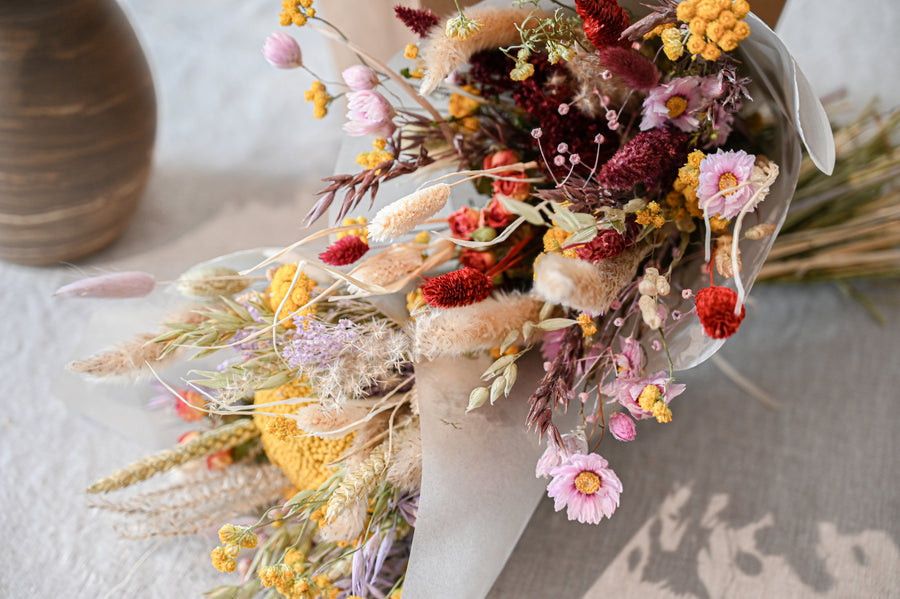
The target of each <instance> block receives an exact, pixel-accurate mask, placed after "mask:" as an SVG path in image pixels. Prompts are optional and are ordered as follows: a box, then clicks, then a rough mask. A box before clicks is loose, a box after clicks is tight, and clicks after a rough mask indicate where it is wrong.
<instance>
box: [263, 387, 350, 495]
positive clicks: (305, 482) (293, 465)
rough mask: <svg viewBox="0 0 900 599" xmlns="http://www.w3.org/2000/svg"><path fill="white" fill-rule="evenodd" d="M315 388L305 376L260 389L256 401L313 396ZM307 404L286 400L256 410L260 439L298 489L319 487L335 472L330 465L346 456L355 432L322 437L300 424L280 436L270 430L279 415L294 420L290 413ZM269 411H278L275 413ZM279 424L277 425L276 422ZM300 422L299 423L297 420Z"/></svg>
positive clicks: (271, 460) (273, 459)
mask: <svg viewBox="0 0 900 599" xmlns="http://www.w3.org/2000/svg"><path fill="white" fill-rule="evenodd" d="M310 394H312V388H311V387H310V386H309V385H307V384H305V383H304V382H303V381H302V380H301V381H295V382H293V383H290V384H287V385H283V386H281V387H278V388H277V389H267V390H261V391H257V392H256V394H255V396H254V398H253V403H254V405H264V404H268V403H273V402H277V401H281V400H284V399H289V398H303V397H309V395H310ZM303 405H306V404H304V403H302V402H298V403H295V404H282V405H275V406H266V407H264V408H260V411H261V412H266V414H254V415H253V420H254V422H256V427H257V428H258V429H259V431H260V441H261V442H262V446H263V449H264V450H265V452H266V456H267V457H268V458H269V461H270V462H272V463H273V464H275V465H277V466H278V467H279V468H281V470H282V471H283V472H284V474H285V475H286V476H287V477H288V478H289V479H291V482H293V483H294V485H295V486H296V487H297V488H298V489H301V490H303V489H316V488H318V487H319V485H321V484H322V483H323V482H325V480H326V479H327V478H328V477H329V476H331V475H332V474H333V473H334V467H332V466H328V464H331V463H332V462H334V461H335V460H337V459H339V458H340V457H342V456H343V455H344V454H345V453H346V452H347V450H349V449H350V444H351V443H352V441H353V434H352V433H351V434H349V435H347V436H345V437H341V438H339V439H321V438H319V437H313V436H312V435H305V434H304V431H302V430H300V429H299V428H297V429H296V433H295V434H293V435H291V436H289V437H287V438H279V436H278V435H276V434H275V433H273V432H271V431H270V430H269V425H270V423H272V422H273V421H275V420H277V419H278V418H279V416H280V417H281V418H285V419H288V420H291V419H290V418H289V416H290V415H291V414H293V413H294V412H295V411H296V410H297V409H298V408H300V407H302V406H303ZM268 414H274V415H272V416H270V415H268ZM276 426H277V425H276ZM295 426H296V424H295Z"/></svg>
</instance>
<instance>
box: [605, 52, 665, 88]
mask: <svg viewBox="0 0 900 599" xmlns="http://www.w3.org/2000/svg"><path fill="white" fill-rule="evenodd" d="M597 55H598V56H599V57H600V61H601V62H602V63H603V66H605V67H606V68H607V69H609V70H610V71H612V73H613V74H614V75H618V76H619V77H621V78H622V81H624V82H625V83H626V85H628V87H631V88H634V89H640V90H648V89H651V88H654V87H656V84H657V83H659V77H660V74H659V69H657V68H656V65H655V64H653V63H652V62H650V61H649V60H647V59H646V58H645V57H644V56H643V55H642V54H639V53H638V52H635V51H634V50H632V49H631V48H623V47H621V46H609V47H606V48H603V49H602V50H600V51H599V52H597Z"/></svg>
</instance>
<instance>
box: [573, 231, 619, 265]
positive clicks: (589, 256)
mask: <svg viewBox="0 0 900 599" xmlns="http://www.w3.org/2000/svg"><path fill="white" fill-rule="evenodd" d="M627 245H628V243H627V242H626V240H625V238H624V237H623V236H622V234H621V233H619V232H618V231H616V230H614V229H609V230H607V231H601V232H600V233H598V234H597V236H596V237H594V238H593V239H592V240H590V241H589V242H587V243H586V244H584V245H583V246H581V247H579V248H578V249H577V250H576V251H577V252H578V257H579V258H581V259H582V260H588V261H590V262H599V261H600V260H606V259H607V258H615V257H616V256H618V255H619V254H621V253H622V252H624V251H625V248H626V247H627Z"/></svg>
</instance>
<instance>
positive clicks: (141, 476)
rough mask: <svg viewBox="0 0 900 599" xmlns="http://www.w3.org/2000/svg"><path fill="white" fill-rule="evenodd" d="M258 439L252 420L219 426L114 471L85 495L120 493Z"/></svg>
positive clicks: (96, 483)
mask: <svg viewBox="0 0 900 599" xmlns="http://www.w3.org/2000/svg"><path fill="white" fill-rule="evenodd" d="M257 435H259V431H258V430H257V428H256V425H255V424H254V423H253V420H251V419H249V418H244V419H241V420H238V421H236V422H232V423H231V424H226V425H224V426H220V427H219V428H217V429H214V430H211V431H209V432H206V433H203V434H202V435H200V436H199V437H197V438H196V439H194V440H193V441H189V442H188V443H185V444H184V445H181V446H178V447H173V448H171V449H164V450H163V451H160V452H158V453H155V454H153V455H151V456H147V457H145V458H143V459H140V460H138V461H137V462H133V463H131V464H129V465H128V466H126V467H125V468H124V469H122V470H116V471H115V472H113V473H112V475H110V476H108V477H106V478H101V479H100V480H98V481H97V482H95V483H94V484H93V485H91V486H90V487H88V489H87V492H88V493H109V492H110V491H114V490H116V489H122V488H124V487H127V486H130V485H133V484H134V483H137V482H140V481H142V480H147V479H148V478H151V477H152V476H155V475H157V474H159V473H161V472H165V471H167V470H171V469H172V468H174V467H175V466H180V465H181V464H185V463H187V462H190V461H191V460H194V459H197V458H202V457H205V456H208V455H210V454H212V453H215V452H217V451H222V450H223V449H231V448H232V447H235V446H236V445H240V444H242V443H246V442H247V441H249V440H251V439H253V438H254V437H256V436H257Z"/></svg>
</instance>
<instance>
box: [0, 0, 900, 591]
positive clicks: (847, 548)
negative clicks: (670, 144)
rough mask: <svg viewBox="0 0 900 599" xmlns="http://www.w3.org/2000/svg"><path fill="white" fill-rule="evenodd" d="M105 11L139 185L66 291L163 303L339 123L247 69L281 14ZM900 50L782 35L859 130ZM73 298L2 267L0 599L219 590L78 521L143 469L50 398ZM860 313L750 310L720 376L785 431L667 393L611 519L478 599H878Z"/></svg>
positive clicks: (565, 539)
mask: <svg viewBox="0 0 900 599" xmlns="http://www.w3.org/2000/svg"><path fill="white" fill-rule="evenodd" d="M123 5H124V6H125V8H126V10H127V11H128V13H129V15H130V16H131V18H132V22H133V25H134V27H135V29H136V30H137V32H138V35H139V37H140V38H141V40H142V42H143V43H144V47H145V51H146V52H147V55H148V58H149V60H150V62H151V66H152V68H153V72H154V76H155V80H156V86H157V94H158V97H159V104H160V130H159V136H158V141H157V151H156V156H155V167H154V171H153V174H152V176H151V180H150V184H149V187H148V190H147V193H146V196H145V198H144V200H143V203H142V205H141V207H140V209H139V211H138V214H137V216H136V218H135V220H134V223H133V224H132V225H131V227H130V228H129V229H128V231H127V232H126V234H125V236H124V237H123V238H122V239H121V240H120V241H119V242H118V243H117V244H115V245H114V246H113V247H111V248H109V249H108V250H106V251H104V252H102V253H101V254H98V255H97V256H94V257H93V258H91V259H89V260H87V261H85V262H84V263H82V264H80V265H79V268H80V270H81V271H83V272H84V273H86V274H93V273H96V272H98V271H104V272H106V271H124V270H135V269H140V270H148V271H151V272H153V273H155V274H156V275H157V276H158V277H159V278H160V279H167V278H172V277H174V276H177V275H178V274H179V273H180V272H182V271H184V270H185V269H187V268H189V267H190V266H191V265H193V264H194V263H196V262H200V261H203V260H206V259H209V258H211V257H213V256H216V255H219V254H224V253H228V252H231V251H235V250H239V249H244V248H251V247H255V246H263V245H279V244H287V243H289V242H291V241H293V240H295V239H297V238H298V236H299V235H301V234H302V232H301V230H300V225H299V223H300V219H301V217H302V215H303V214H304V213H305V210H306V209H307V207H308V206H309V205H310V204H311V201H312V199H313V196H312V194H313V192H314V191H315V189H316V188H317V183H318V179H319V178H320V177H321V176H324V175H327V174H330V172H331V169H332V164H333V161H334V157H335V155H336V153H337V148H338V145H339V143H340V137H339V135H338V134H337V129H338V127H339V125H340V122H341V114H340V108H339V107H337V106H335V107H334V108H333V114H332V115H329V117H328V118H327V119H326V120H325V121H316V120H313V119H312V118H311V117H310V114H311V106H309V105H305V104H304V103H303V91H304V90H305V89H307V88H308V87H309V85H310V83H311V80H310V78H309V77H308V76H305V75H302V74H300V73H284V72H279V71H275V70H274V69H271V68H269V67H268V65H266V64H265V62H264V61H263V60H262V58H261V57H260V55H259V53H258V51H259V48H260V47H261V45H262V42H263V40H264V38H265V36H266V35H267V34H268V33H269V32H270V31H272V30H274V29H276V28H277V11H278V3H277V2H276V3H272V2H267V3H262V2H255V3H238V2H233V3H229V4H224V3H221V2H218V3H214V2H212V1H210V0H195V1H194V2H175V1H173V0H161V1H159V2H155V3H145V2H138V1H137V0H127V1H126V2H123ZM326 9H327V7H326V6H323V7H321V10H326ZM898 30H900V8H898V6H897V5H896V4H895V3H894V2H892V1H891V0H869V1H867V2H856V3H845V2H840V1H838V0H816V1H813V0H792V1H791V2H789V3H788V6H787V8H786V10H785V13H784V15H783V18H782V25H781V27H780V32H781V33H782V35H783V37H784V38H785V41H786V43H787V45H788V46H789V47H790V48H791V50H792V51H793V52H794V55H795V57H796V58H797V60H798V62H799V63H800V66H801V67H802V68H803V69H804V71H805V73H806V74H807V76H808V77H809V79H810V81H811V82H812V83H813V85H814V87H815V88H816V90H817V91H818V92H819V93H821V94H825V93H828V92H831V91H833V90H835V89H836V88H838V87H841V86H847V87H848V88H849V90H850V92H851V100H852V101H853V102H854V103H855V104H856V105H857V106H861V105H862V104H863V103H865V101H867V100H868V98H869V97H871V96H873V95H878V96H880V97H881V98H882V104H883V106H885V107H890V106H894V105H896V104H897V103H898V102H900V89H898V83H897V80H896V78H895V77H893V76H892V75H893V73H892V72H886V69H887V71H890V69H891V67H889V66H886V65H891V64H893V62H892V61H893V58H894V56H896V53H897V50H898V42H897V41H896V37H895V32H896V31H898ZM292 33H294V34H295V35H296V36H297V37H298V38H300V39H301V43H302V45H303V51H304V56H305V59H306V61H307V63H308V64H310V65H312V66H313V68H314V70H316V72H317V73H319V74H320V75H321V76H322V77H323V78H324V79H326V80H335V79H336V77H337V75H336V73H335V71H334V69H333V67H332V66H331V63H330V58H329V46H328V45H327V44H326V43H324V42H321V41H320V40H319V39H318V38H317V37H316V36H315V35H312V34H310V33H309V32H303V31H296V30H295V31H293V32H292ZM80 276H81V273H80V272H79V270H78V269H76V268H73V267H71V266H60V267H53V268H28V267H21V266H15V265H8V264H0V280H2V282H3V285H2V286H0V306H2V307H3V314H4V318H3V319H2V320H0V374H2V380H3V382H4V385H3V391H4V392H3V394H2V399H0V402H2V406H3V408H4V409H3V414H2V417H0V472H2V473H3V483H2V485H0V530H3V531H4V533H5V534H4V539H3V548H4V549H3V550H2V551H0V555H2V556H3V558H4V559H3V562H4V573H3V575H2V576H0V596H2V597H90V598H93V597H105V596H108V597H141V598H150V599H163V598H165V599H170V598H175V599H177V598H182V597H184V598H189V597H199V596H200V595H201V593H202V592H203V591H204V590H207V589H210V588H213V587H215V586H218V585H221V584H228V583H231V582H233V581H234V578H233V577H234V576H235V575H231V577H229V576H225V575H221V574H219V573H218V572H216V571H215V570H214V569H213V568H212V566H211V565H210V560H209V551H210V550H211V549H212V548H213V547H214V546H215V545H216V541H215V537H214V531H210V532H209V533H207V534H206V536H202V535H201V536H195V537H185V538H181V539H176V540H166V541H156V540H153V539H148V540H139V541H123V540H120V539H118V538H117V535H116V533H115V532H114V531H113V530H112V529H111V528H110V526H109V522H108V519H107V518H106V517H105V516H104V514H102V513H101V512H100V511H98V510H90V509H88V508H87V507H86V504H85V499H86V497H85V494H84V492H83V490H84V488H85V487H87V486H88V485H89V484H90V483H91V482H92V481H93V480H94V479H95V478H97V477H99V476H103V475H106V474H109V473H110V472H112V470H114V469H116V468H119V467H121V466H123V465H124V464H126V463H127V462H129V461H131V460H133V459H137V458H139V457H142V456H143V455H145V454H147V453H149V452H150V451H152V449H153V448H152V447H150V446H148V444H147V443H146V442H142V441H138V440H136V439H135V438H128V437H126V436H124V435H122V434H121V433H120V432H119V431H117V430H115V429H113V428H110V427H109V426H106V425H103V424H99V423H97V422H95V421H93V420H90V419H87V418H86V417H84V416H83V415H82V414H80V413H78V412H77V411H75V410H72V409H70V408H69V407H67V405H66V404H65V403H63V402H62V401H61V400H60V398H59V397H58V396H56V395H54V393H52V392H51V387H52V385H53V384H54V381H56V380H57V378H58V377H59V376H60V373H61V372H62V368H63V364H64V363H65V362H66V361H67V360H68V359H70V358H71V357H72V354H73V351H74V350H75V348H76V347H77V346H78V344H79V340H80V339H81V338H82V337H83V336H84V334H85V327H86V324H87V322H88V320H89V319H90V318H91V316H92V315H93V314H95V313H96V312H97V311H98V310H103V309H104V306H105V305H106V304H104V303H102V302H98V301H75V300H69V301H63V300H59V299H53V298H51V297H50V296H51V294H52V292H53V291H54V290H55V289H56V288H57V287H59V286H60V285H62V284H65V283H68V282H71V281H72V280H75V279H77V278H79V277H80ZM861 289H862V290H863V291H864V292H865V293H867V294H868V295H869V296H870V298H871V299H872V300H873V302H874V304H875V306H876V307H877V308H878V309H879V310H880V311H881V313H882V314H883V315H884V316H885V317H886V318H887V324H886V325H885V326H879V325H878V324H876V323H875V322H874V320H872V318H870V317H869V315H868V314H867V313H866V312H865V311H864V310H863V309H862V307H861V306H860V305H859V304H858V303H856V302H855V301H853V300H851V299H850V298H849V297H847V296H846V295H844V294H843V293H842V292H841V291H840V290H838V289H837V288H836V287H834V286H831V285H815V286H809V287H804V286H778V287H774V286H773V287H766V286H758V287H756V288H755V289H754V291H753V294H752V296H751V303H750V305H749V306H748V314H749V315H748V317H747V319H746V320H745V322H744V325H743V326H742V329H741V334H740V335H738V336H737V337H736V338H734V339H733V340H732V341H730V342H729V343H728V344H726V346H725V348H724V349H723V351H722V352H721V356H722V358H723V359H725V360H727V361H728V362H729V363H730V364H731V365H732V366H734V367H735V368H737V369H738V370H739V371H740V372H741V373H742V374H743V375H744V376H746V377H748V378H750V379H752V380H754V381H755V382H756V383H757V384H758V385H759V386H760V387H762V388H764V389H766V390H767V391H769V392H770V393H771V394H772V395H774V396H775V397H776V398H777V399H778V401H779V402H780V404H781V406H782V408H781V410H779V411H773V410H771V409H769V408H767V407H765V406H763V405H762V404H761V403H759V402H757V401H756V400H754V399H752V398H750V397H749V396H747V395H746V394H745V393H744V392H743V391H741V390H740V389H739V388H737V387H736V386H735V385H734V384H733V383H732V382H731V381H730V380H729V379H728V378H727V377H725V376H723V375H722V374H721V372H720V371H719V370H718V369H717V367H716V366H715V365H714V364H709V363H708V364H706V365H704V366H701V367H699V368H697V369H695V370H692V371H689V372H686V373H683V374H682V376H681V379H682V381H683V382H686V383H687V384H688V392H687V393H686V394H685V395H684V396H683V397H681V398H679V400H678V401H677V402H676V404H677V405H673V409H674V411H675V419H674V421H673V422H672V423H671V424H668V425H666V426H647V427H640V430H639V431H638V437H639V438H638V440H637V441H636V442H634V443H632V444H630V445H626V444H621V443H612V442H610V443H606V444H604V448H603V455H604V457H606V458H607V459H608V460H609V461H610V463H611V465H613V467H614V468H615V470H616V471H617V472H618V473H619V475H620V477H621V478H622V481H623V484H624V485H625V492H624V493H623V495H622V507H621V508H620V509H619V511H618V512H617V513H616V515H615V517H614V518H613V519H612V520H610V521H606V522H603V523H602V524H601V525H600V526H585V525H578V524H574V523H569V522H567V521H566V520H565V515H564V514H556V513H554V512H553V508H552V502H551V501H550V500H544V501H542V502H541V503H540V504H539V507H538V509H537V511H536V512H535V514H534V517H533V518H532V520H531V522H530V524H529V526H528V528H527V529H526V531H525V533H524V535H523V536H522V538H521V540H520V541H519V543H518V545H517V547H516V549H515V551H514V552H513V554H512V557H511V558H510V560H509V562H508V564H507V566H506V569H505V570H504V572H503V573H502V575H501V576H500V578H499V579H498V580H497V582H496V584H495V586H494V589H493V591H492V592H491V594H490V597H491V598H492V599H507V598H521V597H529V598H531V597H534V598H544V597H546V598H548V599H549V598H555V597H583V598H586V599H593V598H599V597H608V596H615V597H617V598H619V599H625V598H631V597H635V598H638V597H710V598H715V597H788V596H792V597H892V596H897V589H898V588H900V574H898V573H900V549H898V548H900V488H898V486H900V485H898V480H900V465H898V456H900V441H898V435H897V433H898V425H900V403H898V401H897V394H898V391H897V390H898V388H900V369H898V368H897V364H898V359H897V357H896V352H897V350H898V349H900V347H898V342H897V337H896V335H897V332H898V331H900V312H898V310H897V308H898V304H900V301H898V298H900V289H898V287H897V286H895V285H883V284H868V285H865V286H862V287H861ZM126 301H133V302H135V303H134V305H135V306H137V305H138V304H139V302H140V300H126ZM148 324H149V323H148ZM458 575H459V576H466V575H467V573H465V572H459V573H458Z"/></svg>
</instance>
